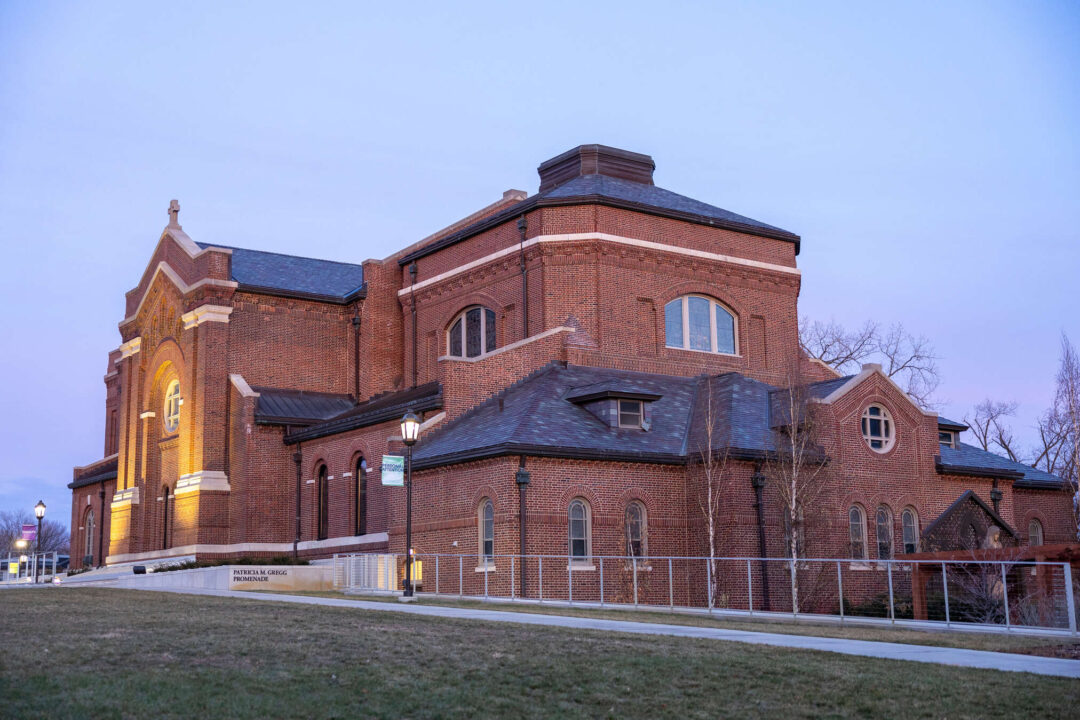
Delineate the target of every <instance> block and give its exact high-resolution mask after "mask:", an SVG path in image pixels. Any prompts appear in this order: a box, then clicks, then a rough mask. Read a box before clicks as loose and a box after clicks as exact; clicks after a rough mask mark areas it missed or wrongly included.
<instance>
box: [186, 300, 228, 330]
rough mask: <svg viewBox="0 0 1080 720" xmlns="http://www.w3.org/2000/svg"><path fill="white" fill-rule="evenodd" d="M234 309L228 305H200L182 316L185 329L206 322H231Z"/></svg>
mask: <svg viewBox="0 0 1080 720" xmlns="http://www.w3.org/2000/svg"><path fill="white" fill-rule="evenodd" d="M232 311H233V309H232V308H231V307H230V306H228V305H200V306H199V307H197V308H195V309H194V310H192V311H190V312H186V313H184V314H183V315H181V316H180V319H181V320H183V321H184V329H185V330H190V329H191V328H193V327H198V326H199V325H202V324H203V323H206V322H222V323H227V322H229V316H230V315H232Z"/></svg>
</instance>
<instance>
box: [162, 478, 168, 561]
mask: <svg viewBox="0 0 1080 720" xmlns="http://www.w3.org/2000/svg"><path fill="white" fill-rule="evenodd" d="M161 549H162V550H168V549H169V486H168V485H165V486H163V487H162V488H161Z"/></svg>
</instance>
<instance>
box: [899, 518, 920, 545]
mask: <svg viewBox="0 0 1080 720" xmlns="http://www.w3.org/2000/svg"><path fill="white" fill-rule="evenodd" d="M900 524H901V525H903V527H904V552H905V553H914V552H919V516H918V515H916V514H915V511H914V510H913V509H911V508H904V512H902V513H900Z"/></svg>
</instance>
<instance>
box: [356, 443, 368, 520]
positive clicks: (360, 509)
mask: <svg viewBox="0 0 1080 720" xmlns="http://www.w3.org/2000/svg"><path fill="white" fill-rule="evenodd" d="M356 534H357V535H367V461H366V460H364V458H363V456H361V457H359V458H357V460H356Z"/></svg>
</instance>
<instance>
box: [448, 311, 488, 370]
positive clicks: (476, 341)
mask: <svg viewBox="0 0 1080 720" xmlns="http://www.w3.org/2000/svg"><path fill="white" fill-rule="evenodd" d="M495 346H496V339H495V311H494V310H491V309H490V308H486V307H481V306H479V305H474V306H472V307H470V308H465V310H463V311H462V312H461V314H460V315H458V316H457V317H456V318H454V321H453V322H452V323H450V330H448V331H447V333H446V354H447V355H449V356H450V357H468V358H474V357H480V356H481V355H487V354H488V353H490V352H494V350H495Z"/></svg>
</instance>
